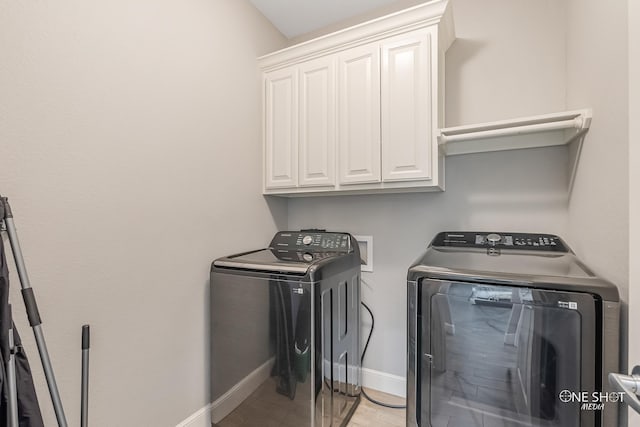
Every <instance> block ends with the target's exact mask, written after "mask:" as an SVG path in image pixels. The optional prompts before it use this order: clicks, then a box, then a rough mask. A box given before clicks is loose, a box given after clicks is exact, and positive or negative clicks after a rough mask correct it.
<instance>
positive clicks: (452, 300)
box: [407, 279, 615, 427]
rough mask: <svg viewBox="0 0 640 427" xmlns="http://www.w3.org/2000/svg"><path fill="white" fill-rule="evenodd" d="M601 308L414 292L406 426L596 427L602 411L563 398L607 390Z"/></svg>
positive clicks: (521, 291)
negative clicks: (600, 365)
mask: <svg viewBox="0 0 640 427" xmlns="http://www.w3.org/2000/svg"><path fill="white" fill-rule="evenodd" d="M597 305H598V303H597V301H596V300H595V299H594V298H593V297H592V296H591V295H589V294H582V293H567V292H555V291H548V290H539V289H527V288H522V287H508V286H500V285H496V286H489V285H479V284H474V283H462V282H453V281H442V280H431V279H424V280H422V281H421V282H420V283H415V282H413V283H409V294H408V307H409V313H408V314H409V317H408V321H409V324H408V331H409V334H408V335H409V337H408V338H409V339H408V347H409V348H408V355H409V360H408V411H407V425H408V426H432V427H439V426H449V425H452V424H451V423H453V425H465V426H468V427H480V426H483V427H486V426H505V427H511V426H513V427H516V426H517V427H529V426H532V427H533V426H535V427H573V426H575V427H578V426H580V427H587V426H589V427H590V426H596V425H598V424H597V419H598V417H601V416H602V414H601V413H600V412H599V411H596V412H593V411H581V410H580V406H579V404H578V403H563V402H561V401H560V400H559V397H558V396H559V393H560V392H561V391H562V390H571V391H580V390H587V391H596V390H599V387H601V386H602V375H601V374H600V375H599V373H598V369H597V359H596V355H597V354H600V351H601V348H599V347H598V345H602V343H601V342H598V340H597V334H596V333H594V332H589V331H596V330H597V329H598V327H597V316H596V310H597ZM414 319H415V320H414ZM560 326H562V327H560ZM609 409H614V408H609ZM605 412H607V411H605ZM609 412H612V413H613V412H615V411H609ZM605 415H607V414H605ZM613 415H615V414H612V415H608V416H607V418H606V419H615V418H611V417H612V416H613ZM456 423H457V424H456ZM606 425H608V424H606Z"/></svg>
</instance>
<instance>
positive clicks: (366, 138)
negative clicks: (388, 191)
mask: <svg viewBox="0 0 640 427" xmlns="http://www.w3.org/2000/svg"><path fill="white" fill-rule="evenodd" d="M339 67H340V70H339V74H340V77H339V78H340V82H339V85H340V87H339V90H338V94H339V95H338V97H339V113H338V121H339V125H338V146H339V147H340V151H339V153H340V154H339V155H340V161H339V165H340V183H341V184H358V183H365V182H379V181H380V53H379V45H378V44H377V43H374V44H370V45H365V46H361V47H358V48H354V49H349V50H348V51H346V52H344V53H342V54H341V55H340V57H339Z"/></svg>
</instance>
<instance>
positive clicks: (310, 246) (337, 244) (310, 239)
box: [269, 230, 353, 253]
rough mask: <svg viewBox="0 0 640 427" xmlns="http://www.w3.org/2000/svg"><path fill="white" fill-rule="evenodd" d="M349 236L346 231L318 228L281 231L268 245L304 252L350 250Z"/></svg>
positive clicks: (351, 249)
mask: <svg viewBox="0 0 640 427" xmlns="http://www.w3.org/2000/svg"><path fill="white" fill-rule="evenodd" d="M350 237H351V236H350V235H349V234H348V233H330V232H326V231H319V230H303V231H281V232H278V233H277V234H276V235H275V236H274V237H273V240H272V241H271V244H270V245H269V247H270V248H271V249H277V250H288V251H292V250H294V251H304V252H345V253H348V252H351V251H353V248H352V246H351V238H350Z"/></svg>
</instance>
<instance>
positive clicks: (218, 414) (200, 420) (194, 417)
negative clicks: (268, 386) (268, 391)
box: [176, 358, 274, 427]
mask: <svg viewBox="0 0 640 427" xmlns="http://www.w3.org/2000/svg"><path fill="white" fill-rule="evenodd" d="M273 360H274V359H273V358H271V359H269V360H267V361H266V362H265V363H264V364H263V365H261V366H259V367H258V368H257V369H256V370H255V371H253V372H251V373H250V374H249V375H247V376H246V377H245V378H243V379H242V381H240V382H239V383H238V384H236V385H234V386H233V387H231V389H229V391H227V392H226V393H225V394H223V395H222V396H220V397H219V398H218V399H217V400H216V401H215V402H213V403H210V404H208V405H207V406H205V407H204V408H200V409H198V410H197V411H196V412H194V413H193V414H191V415H190V416H189V417H188V418H187V419H185V420H184V421H182V422H181V423H180V424H178V425H177V426H176V427H211V423H212V422H214V423H217V422H219V421H220V420H222V419H223V418H224V417H226V416H227V415H229V414H230V413H231V412H232V411H233V410H234V409H236V408H237V407H238V405H239V404H241V403H242V402H243V401H244V400H245V399H246V398H247V397H249V395H250V394H251V393H253V392H254V391H255V390H256V389H257V388H258V387H259V386H260V384H262V383H263V382H265V381H266V379H267V378H269V375H270V374H271V366H273Z"/></svg>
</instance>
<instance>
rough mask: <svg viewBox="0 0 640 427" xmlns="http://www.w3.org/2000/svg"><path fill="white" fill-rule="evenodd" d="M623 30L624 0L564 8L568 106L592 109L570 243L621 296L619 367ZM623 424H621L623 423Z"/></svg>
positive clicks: (624, 184)
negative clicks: (591, 119)
mask: <svg viewBox="0 0 640 427" xmlns="http://www.w3.org/2000/svg"><path fill="white" fill-rule="evenodd" d="M626 23H627V2H626V1H614V2H606V3H602V2H600V1H597V0H588V1H584V0H568V1H567V106H568V107H569V108H573V107H576V106H579V105H588V106H591V107H592V108H593V124H592V126H591V129H590V130H589V134H588V136H587V141H586V144H585V145H584V147H583V150H582V155H581V159H580V165H579V167H578V171H577V174H576V181H575V187H574V191H573V193H572V195H571V201H570V204H569V225H570V236H571V240H572V241H573V244H574V249H575V251H576V253H577V254H578V255H579V256H580V257H581V258H582V259H583V260H584V261H585V262H586V263H587V264H588V265H590V266H591V268H592V269H593V270H594V271H595V272H596V273H598V274H599V275H601V276H603V277H606V278H607V279H609V280H611V281H612V282H613V283H615V284H616V285H618V288H619V289H620V294H621V298H622V300H623V306H622V316H621V317H622V320H621V323H622V324H621V332H622V333H621V337H622V342H621V362H622V365H623V366H624V367H626V364H627V351H628V337H629V332H630V331H629V329H628V327H627V325H628V320H627V318H628V305H627V304H628V301H629V194H630V193H629V164H628V162H626V161H625V159H627V158H628V155H629V117H630V116H629V95H628V91H629V68H628V64H629V63H628V60H629V50H628V41H629V33H628V32H629V28H628V27H627V25H626ZM603 28H606V31H604V30H603ZM622 424H623V425H625V423H624V420H623V422H622Z"/></svg>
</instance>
